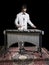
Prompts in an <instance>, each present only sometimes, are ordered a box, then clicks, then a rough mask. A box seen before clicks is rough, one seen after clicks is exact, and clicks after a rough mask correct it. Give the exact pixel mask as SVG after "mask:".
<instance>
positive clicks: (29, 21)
mask: <svg viewBox="0 0 49 65" xmlns="http://www.w3.org/2000/svg"><path fill="white" fill-rule="evenodd" d="M27 22H28V24H30V25H31V26H32V27H34V24H33V23H32V22H31V20H30V17H29V15H28V21H27Z"/></svg>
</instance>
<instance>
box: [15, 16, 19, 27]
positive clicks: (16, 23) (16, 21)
mask: <svg viewBox="0 0 49 65" xmlns="http://www.w3.org/2000/svg"><path fill="white" fill-rule="evenodd" d="M15 25H16V26H17V25H18V15H17V16H16V19H15Z"/></svg>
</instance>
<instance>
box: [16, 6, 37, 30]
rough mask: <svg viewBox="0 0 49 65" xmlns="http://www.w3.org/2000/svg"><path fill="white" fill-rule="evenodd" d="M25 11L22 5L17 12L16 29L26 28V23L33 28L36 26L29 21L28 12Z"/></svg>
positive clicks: (25, 8)
mask: <svg viewBox="0 0 49 65" xmlns="http://www.w3.org/2000/svg"><path fill="white" fill-rule="evenodd" d="M26 11H27V7H26V5H23V6H22V9H21V12H20V13H18V14H17V17H16V19H15V25H16V26H17V28H18V30H27V23H28V24H30V25H31V26H32V27H33V28H36V26H35V25H34V24H33V23H32V22H31V21H30V18H29V14H28V13H26Z"/></svg>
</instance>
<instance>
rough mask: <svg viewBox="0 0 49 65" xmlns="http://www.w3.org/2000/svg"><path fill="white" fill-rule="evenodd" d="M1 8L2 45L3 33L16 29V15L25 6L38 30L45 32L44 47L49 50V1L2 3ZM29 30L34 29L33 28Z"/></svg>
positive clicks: (30, 0)
mask: <svg viewBox="0 0 49 65" xmlns="http://www.w3.org/2000/svg"><path fill="white" fill-rule="evenodd" d="M0 3H1V7H0V17H1V19H0V45H3V44H4V35H3V31H4V30H5V29H16V27H15V24H14V21H15V18H16V14H17V13H19V12H20V11H21V6H22V5H23V4H26V5H27V8H28V10H27V13H29V15H30V19H31V21H32V22H33V23H34V24H35V25H36V26H37V29H41V30H44V32H45V34H44V36H43V42H42V46H43V47H45V48H47V49H48V50H49V41H48V38H49V37H48V33H49V32H48V22H49V1H37V0H36V1H35V0H34V1H33V0H16V1H14V0H12V1H9V0H7V1H5V0H4V1H1V2H0ZM29 28H32V27H31V26H30V27H29Z"/></svg>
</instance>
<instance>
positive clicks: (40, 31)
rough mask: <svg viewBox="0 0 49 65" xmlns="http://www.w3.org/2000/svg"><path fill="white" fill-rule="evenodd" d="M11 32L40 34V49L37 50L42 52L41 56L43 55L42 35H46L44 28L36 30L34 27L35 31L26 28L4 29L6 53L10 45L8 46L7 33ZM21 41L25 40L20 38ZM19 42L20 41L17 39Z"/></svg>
mask: <svg viewBox="0 0 49 65" xmlns="http://www.w3.org/2000/svg"><path fill="white" fill-rule="evenodd" d="M8 33H9V34H12V33H13V34H19V33H20V34H22V33H25V34H27V33H29V34H30V33H31V34H38V35H39V46H38V49H37V51H38V52H41V56H42V50H41V47H42V35H44V31H42V30H38V29H37V30H36V29H33V31H29V30H26V31H18V30H4V47H5V53H6V52H7V50H8V48H9V46H8V40H7V35H8ZM19 41H24V40H19ZM17 42H18V41H17Z"/></svg>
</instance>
